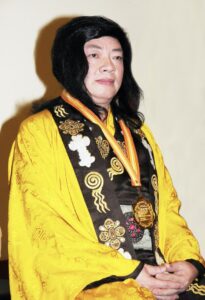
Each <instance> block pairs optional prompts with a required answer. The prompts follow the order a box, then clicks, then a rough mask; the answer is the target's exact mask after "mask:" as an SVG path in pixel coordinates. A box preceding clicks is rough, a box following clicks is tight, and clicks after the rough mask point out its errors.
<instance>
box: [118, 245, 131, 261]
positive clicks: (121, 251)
mask: <svg viewBox="0 0 205 300" xmlns="http://www.w3.org/2000/svg"><path fill="white" fill-rule="evenodd" d="M118 252H119V253H120V254H122V256H124V258H127V259H132V256H131V254H130V253H129V252H128V251H125V250H124V249H123V248H120V249H118Z"/></svg>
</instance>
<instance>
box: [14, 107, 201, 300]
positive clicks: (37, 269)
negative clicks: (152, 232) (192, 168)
mask: <svg viewBox="0 0 205 300" xmlns="http://www.w3.org/2000/svg"><path fill="white" fill-rule="evenodd" d="M107 126H108V129H109V130H110V131H111V132H112V133H114V125H113V119H112V116H111V115H110V116H109V118H108V124H107ZM142 131H143V132H144V134H145V136H146V138H147V140H148V141H149V143H150V145H151V147H152V150H153V154H154V158H155V164H156V169H157V174H158V188H159V216H158V220H159V224H158V230H159V247H160V250H161V252H162V254H163V255H164V257H165V259H166V261H167V262H174V261H179V260H185V259H195V260H198V261H200V262H201V263H203V259H202V257H201V256H200V252H199V246H198V243H197V241H196V239H195V238H194V236H193V234H192V233H191V231H190V230H189V229H188V227H187V224H186V222H185V220H184V219H183V218H182V217H181V216H180V214H179V213H178V211H179V207H180V201H179V199H178V198H177V194H176V192H175V190H174V187H173V185H172V181H171V178H170V176H169V173H168V171H167V170H166V168H165V166H164V162H163V158H162V155H161V153H160V150H159V148H158V146H157V144H156V143H155V141H154V139H153V136H152V134H151V132H150V130H149V129H148V127H147V126H146V125H143V127H142ZM9 174H10V200H9V269H10V288H11V295H12V299H14V300H18V299H28V300H44V299H45V300H51V299H53V300H56V299H57V300H61V299H62V300H64V299H77V300H81V299H85V300H87V299H118V300H119V299H122V300H128V299H129V300H130V299H131V300H132V299H133V300H134V299H137V300H140V299H154V296H153V295H152V294H151V292H149V291H148V290H147V289H144V288H142V287H140V286H139V284H138V283H137V281H136V280H134V279H127V280H125V281H124V282H114V283H108V284H103V285H101V286H100V287H98V288H94V289H90V290H86V291H82V290H83V289H84V287H85V286H87V285H88V284H89V283H91V282H94V281H97V280H100V279H102V278H105V277H109V276H111V275H116V276H126V275H129V274H131V273H132V272H133V271H134V270H135V269H136V267H137V266H138V264H139V261H137V260H129V259H126V258H124V257H123V256H122V255H121V254H120V253H118V252H117V251H116V250H114V249H111V248H110V247H108V246H106V245H104V244H101V243H99V242H98V239H97V236H96V233H95V230H94V226H93V223H92V219H91V217H90V214H89V212H88V210H87V207H86V204H85V201H84V199H83V195H82V192H81V189H80V186H79V183H78V181H77V178H76V175H75V172H74V170H73V167H72V165H71V162H70V160H69V158H68V155H67V152H66V150H65V147H64V145H63V142H62V140H61V137H60V135H59V132H58V128H57V126H56V124H55V122H54V120H53V118H52V116H51V114H50V112H49V111H47V110H44V111H42V112H40V113H37V114H35V115H32V116H31V117H29V118H28V119H26V120H25V121H24V122H23V123H22V125H21V127H20V129H19V133H18V136H17V138H16V141H15V143H14V145H13V148H12V151H11V155H10V161H9Z"/></svg>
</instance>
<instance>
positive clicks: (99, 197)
mask: <svg viewBox="0 0 205 300" xmlns="http://www.w3.org/2000/svg"><path fill="white" fill-rule="evenodd" d="M84 182H85V185H86V186H87V187H88V188H89V189H91V190H92V196H93V198H94V204H95V206H96V208H97V211H99V213H102V212H103V213H107V212H106V210H110V209H109V207H108V206H107V203H106V201H105V200H104V199H105V196H104V195H103V194H102V193H101V191H102V187H103V184H104V179H103V177H102V175H101V174H100V173H98V172H89V173H88V174H87V175H86V176H85V179H84Z"/></svg>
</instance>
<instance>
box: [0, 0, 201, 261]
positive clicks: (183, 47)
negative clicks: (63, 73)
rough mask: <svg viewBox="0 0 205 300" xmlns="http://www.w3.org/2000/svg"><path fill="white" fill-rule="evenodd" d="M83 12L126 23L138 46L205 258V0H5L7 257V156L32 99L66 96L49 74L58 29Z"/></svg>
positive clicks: (160, 132) (1, 34)
mask: <svg viewBox="0 0 205 300" xmlns="http://www.w3.org/2000/svg"><path fill="white" fill-rule="evenodd" d="M78 15H104V16H107V17H110V18H112V19H114V20H115V21H117V22H119V23H120V24H121V25H122V26H123V27H124V28H125V30H126V31H127V32H128V34H129V37H130V40H131V43H132V47H133V57H134V59H133V72H134V75H135V78H136V80H137V81H138V83H139V84H140V86H141V88H142V89H143V91H144V99H143V101H142V105H141V109H142V111H143V112H144V113H145V116H146V122H147V123H148V124H149V125H150V127H151V129H152V131H153V133H154V135H155V137H156V139H157V141H158V144H159V145H160V147H161V149H162V152H163V155H164V159H165V162H166V165H167V167H168V169H169V170H170V173H171V175H172V178H173V181H174V184H175V187H176V189H177V191H178V194H179V196H180V198H181V200H182V210H181V212H182V214H183V215H184V216H185V218H186V220H187V221H188V224H189V226H190V228H191V229H192V231H193V232H194V234H195V235H196V237H197V238H198V240H199V242H200V244H201V249H202V253H203V255H205V234H204V227H205V226H204V224H205V222H204V216H205V204H204V203H205V202H204V201H205V197H204V193H203V188H204V168H205V155H204V153H205V133H204V130H205V113H204V110H205V99H204V98H205V55H204V53H205V18H204V15H205V1H204V0H170V1H169V0H143V1H142V0H127V1H119V0H112V1H110V0H104V1H96V0H95V1H94V0H87V1H82V0H75V1H73V0H43V1H42V0H35V1H34V0H33V1H32V0H31V1H28V0H18V1H15V0H1V2H0V38H1V46H0V66H1V67H0V76H1V81H0V82H1V101H0V123H1V125H2V127H1V135H0V153H1V165H0V176H1V179H0V185H1V186H0V197H1V199H0V201H1V202H0V203H1V204H0V205H1V207H0V218H1V219H0V226H1V228H2V231H3V239H2V242H3V249H2V258H6V257H7V229H6V228H7V201H8V200H7V199H8V188H7V185H6V182H7V171H6V168H7V166H6V165H7V157H8V152H9V148H10V146H11V142H12V140H13V138H14V136H15V134H16V131H17V128H18V125H19V123H20V122H21V121H22V119H23V118H25V116H26V115H28V112H29V109H30V106H31V102H33V101H34V100H38V99H41V98H50V97H53V96H55V95H57V94H58V93H59V86H58V84H56V82H55V80H54V78H53V76H52V74H51V73H50V61H49V52H48V50H49V47H50V45H51V41H52V39H53V35H54V32H55V29H56V27H57V26H59V25H60V24H62V23H64V22H65V20H66V19H68V18H71V17H73V16H78Z"/></svg>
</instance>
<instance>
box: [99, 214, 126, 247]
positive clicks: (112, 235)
mask: <svg viewBox="0 0 205 300" xmlns="http://www.w3.org/2000/svg"><path fill="white" fill-rule="evenodd" d="M99 230H100V231H101V233H100V235H99V238H100V240H101V241H102V242H104V243H105V244H106V245H107V246H110V247H111V248H113V249H116V250H117V249H119V248H120V245H121V243H124V242H125V238H124V235H125V228H124V227H122V226H120V221H118V220H117V221H113V220H112V219H106V220H105V222H104V225H101V226H100V227H99Z"/></svg>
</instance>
